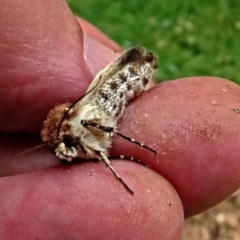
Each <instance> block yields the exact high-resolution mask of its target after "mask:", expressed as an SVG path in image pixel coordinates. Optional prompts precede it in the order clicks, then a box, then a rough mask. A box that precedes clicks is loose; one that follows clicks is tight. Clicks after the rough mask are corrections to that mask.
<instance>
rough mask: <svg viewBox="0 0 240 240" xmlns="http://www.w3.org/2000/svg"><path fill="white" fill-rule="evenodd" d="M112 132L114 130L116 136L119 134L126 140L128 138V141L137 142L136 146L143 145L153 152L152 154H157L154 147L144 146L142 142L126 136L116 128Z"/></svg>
mask: <svg viewBox="0 0 240 240" xmlns="http://www.w3.org/2000/svg"><path fill="white" fill-rule="evenodd" d="M114 132H115V133H116V134H117V135H118V136H120V137H122V138H124V139H126V140H128V141H130V142H132V143H134V144H137V145H138V146H140V147H143V148H145V149H147V150H149V151H150V152H153V153H154V154H157V151H156V150H154V149H152V148H150V147H148V146H146V145H145V144H143V143H141V142H138V141H136V140H135V139H133V138H130V137H128V136H126V135H124V134H122V133H120V132H119V131H117V130H114Z"/></svg>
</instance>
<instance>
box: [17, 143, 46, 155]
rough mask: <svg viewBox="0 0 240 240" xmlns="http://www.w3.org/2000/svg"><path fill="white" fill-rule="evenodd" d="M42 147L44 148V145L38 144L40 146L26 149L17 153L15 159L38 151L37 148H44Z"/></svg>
mask: <svg viewBox="0 0 240 240" xmlns="http://www.w3.org/2000/svg"><path fill="white" fill-rule="evenodd" d="M44 146H45V144H40V145H37V146H35V147H32V148H29V149H27V150H25V151H23V152H21V153H19V154H18V155H17V156H16V157H20V156H22V155H25V154H26V153H29V152H33V151H34V150H36V149H39V148H42V147H44Z"/></svg>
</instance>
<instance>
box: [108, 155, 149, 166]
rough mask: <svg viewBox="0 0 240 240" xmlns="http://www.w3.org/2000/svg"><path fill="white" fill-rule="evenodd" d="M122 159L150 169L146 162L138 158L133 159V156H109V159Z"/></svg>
mask: <svg viewBox="0 0 240 240" xmlns="http://www.w3.org/2000/svg"><path fill="white" fill-rule="evenodd" d="M119 158H120V159H122V160H128V161H132V162H136V163H140V164H141V165H143V166H144V167H149V166H148V165H147V164H146V163H145V162H143V161H141V160H140V159H138V158H135V157H131V156H125V155H114V156H109V159H110V160H112V159H119Z"/></svg>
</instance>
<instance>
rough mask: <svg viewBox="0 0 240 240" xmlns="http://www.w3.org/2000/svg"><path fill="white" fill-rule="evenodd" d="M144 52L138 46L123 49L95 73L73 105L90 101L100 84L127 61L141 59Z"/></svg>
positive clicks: (143, 49) (144, 50) (142, 48)
mask: <svg viewBox="0 0 240 240" xmlns="http://www.w3.org/2000/svg"><path fill="white" fill-rule="evenodd" d="M146 53H147V52H146V49H145V48H144V47H140V46H136V47H133V48H130V49H129V50H127V51H125V52H124V53H123V54H122V55H121V56H120V57H119V58H118V59H117V60H116V61H114V62H113V63H111V64H109V65H107V66H106V67H105V68H104V69H103V70H101V71H100V72H99V73H98V74H97V75H96V77H95V78H94V79H93V81H92V83H91V84H90V86H89V87H88V90H87V93H86V94H85V96H84V97H83V98H82V99H81V100H79V101H78V102H77V103H76V105H75V106H74V107H77V106H78V105H82V104H83V105H84V104H87V103H88V102H91V100H92V99H94V98H95V95H96V92H97V91H98V89H99V88H101V86H102V85H103V84H104V83H105V82H106V81H107V80H108V79H109V78H111V77H112V76H113V75H114V74H116V73H117V72H118V71H119V70H121V69H122V68H123V67H124V66H126V65H127V64H128V63H132V62H139V61H141V60H142V59H143V57H144V56H145V55H146Z"/></svg>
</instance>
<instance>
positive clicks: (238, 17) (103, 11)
mask: <svg viewBox="0 0 240 240" xmlns="http://www.w3.org/2000/svg"><path fill="white" fill-rule="evenodd" d="M68 4H69V6H70V7H71V9H72V10H73V12H74V13H76V14H77V15H79V16H81V17H82V18H85V19H86V20H88V21H89V22H91V23H93V24H94V25H95V26H97V27H98V28H99V29H100V30H102V31H103V32H104V33H106V34H107V35H108V36H109V37H111V38H112V39H113V40H115V41H116V42H117V43H119V45H121V46H122V47H123V48H125V49H127V48H129V47H132V46H135V45H141V46H145V47H147V49H148V50H151V51H154V52H155V53H156V54H157V55H158V57H159V70H158V72H157V74H156V79H157V80H158V81H165V80H170V79H174V78H180V77H187V76H206V75H208V76H219V77H224V78H228V79H230V80H232V81H235V82H237V83H240V76H239V74H238V72H239V69H240V54H239V53H240V1H239V0H219V1H209V0H202V1H197V0H195V1H194V0H179V1H177V0H176V1H171V0H169V1H166V0H149V1H146V0H122V1H117V0H115V1H113V0H85V1H80V0H69V1H68Z"/></svg>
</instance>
